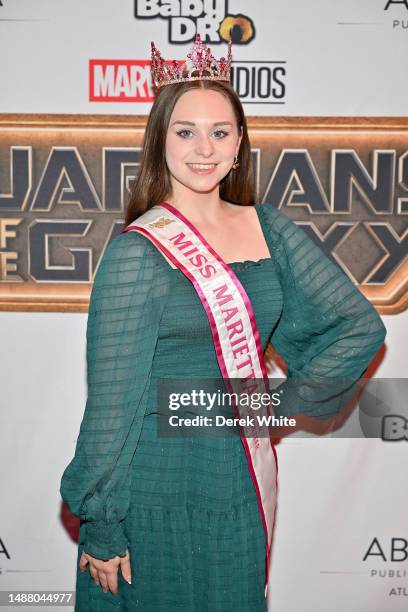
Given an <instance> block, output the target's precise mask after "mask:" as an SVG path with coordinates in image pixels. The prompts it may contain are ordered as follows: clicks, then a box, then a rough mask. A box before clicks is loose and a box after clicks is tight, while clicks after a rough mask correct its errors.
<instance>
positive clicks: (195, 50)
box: [151, 34, 232, 88]
mask: <svg viewBox="0 0 408 612" xmlns="http://www.w3.org/2000/svg"><path fill="white" fill-rule="evenodd" d="M231 45H232V42H231V39H230V40H229V41H228V54H227V59H225V57H221V59H220V60H219V61H217V60H216V59H215V57H214V56H213V55H212V54H211V51H210V49H209V47H207V45H206V44H205V43H203V42H202V40H201V37H200V34H196V37H195V41H194V44H193V46H192V47H191V50H190V52H189V53H187V58H188V59H187V60H172V62H171V63H170V64H169V63H166V61H165V60H164V59H163V57H162V55H161V53H160V51H159V50H158V49H157V47H156V45H155V44H154V42H153V41H152V42H151V47H152V50H151V52H152V64H151V75H152V80H153V83H154V85H155V87H157V88H160V87H164V86H165V85H170V84H171V83H183V82H185V81H198V80H201V79H205V80H209V81H230V74H231V64H232V55H231Z"/></svg>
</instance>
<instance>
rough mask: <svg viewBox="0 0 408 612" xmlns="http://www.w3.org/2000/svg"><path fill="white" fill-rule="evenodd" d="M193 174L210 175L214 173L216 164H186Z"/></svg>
mask: <svg viewBox="0 0 408 612" xmlns="http://www.w3.org/2000/svg"><path fill="white" fill-rule="evenodd" d="M187 166H188V167H189V168H190V170H191V171H192V172H194V174H211V173H212V172H214V170H215V168H216V167H217V164H187Z"/></svg>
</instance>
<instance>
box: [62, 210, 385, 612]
mask: <svg viewBox="0 0 408 612" xmlns="http://www.w3.org/2000/svg"><path fill="white" fill-rule="evenodd" d="M256 210H257V213H258V216H259V220H260V223H261V227H262V229H263V232H264V235H265V238H266V241H267V244H268V247H269V250H270V254H271V258H264V259H260V260H258V261H256V262H255V261H246V262H236V263H232V264H229V265H230V266H231V268H232V270H233V271H234V272H235V274H236V275H237V277H238V279H239V280H240V282H241V283H242V285H243V287H244V288H245V290H246V292H247V294H248V296H249V299H250V301H251V303H252V307H253V309H254V313H255V317H256V322H257V326H258V329H259V333H260V338H261V342H262V346H263V349H265V348H266V346H267V344H268V342H269V341H271V342H272V344H273V346H274V347H275V349H276V350H277V351H278V352H279V353H280V354H281V356H282V357H283V358H284V360H285V361H286V363H287V365H288V380H287V382H286V383H284V384H285V385H289V387H288V389H287V391H288V392H287V393H286V394H285V398H286V400H285V401H284V402H282V403H281V405H280V406H279V407H278V408H276V409H275V414H276V415H277V416H279V415H291V414H296V413H299V412H300V411H301V412H305V413H307V414H309V415H312V416H315V417H317V418H327V417H328V416H330V415H331V414H335V413H336V412H337V411H338V410H339V408H340V406H341V404H342V402H341V401H340V399H342V400H345V399H346V397H347V391H346V389H345V390H344V394H340V396H341V398H340V399H339V396H337V397H336V398H334V399H333V401H327V402H321V401H314V398H313V387H311V388H310V389H307V390H306V391H307V392H305V393H304V394H303V395H302V394H301V393H300V391H299V389H298V388H296V387H293V386H292V387H290V383H291V381H292V380H293V379H295V378H296V377H300V376H305V377H308V376H313V377H319V378H323V379H324V377H327V378H330V377H333V376H336V377H339V378H342V377H344V378H347V380H348V381H350V380H358V379H359V378H360V377H361V375H362V374H363V372H364V371H365V369H366V368H367V366H368V364H369V363H370V361H371V360H372V358H373V356H374V355H375V354H376V352H377V351H378V349H379V347H380V346H381V344H382V342H383V340H384V336H385V329H384V325H383V323H382V321H381V319H380V317H379V316H378V314H377V312H376V310H375V309H374V308H373V307H372V306H371V305H370V303H369V302H368V301H367V300H366V298H365V297H364V296H363V295H362V294H361V293H360V292H359V291H358V289H357V288H356V287H355V286H354V284H353V283H352V281H351V280H349V278H348V277H347V276H346V275H345V274H344V272H342V271H341V270H340V268H339V267H338V266H337V265H336V264H334V263H333V262H332V261H331V260H330V259H328V258H327V257H326V256H325V255H324V254H323V253H322V251H321V250H320V249H319V247H318V246H316V245H315V244H314V242H313V241H312V240H311V239H309V238H308V237H307V236H306V234H305V232H304V231H303V230H302V229H301V228H299V227H298V226H297V225H296V224H295V223H294V222H293V221H291V220H290V219H289V218H288V217H287V216H286V215H285V214H284V213H282V212H280V211H279V210H277V209H276V208H275V207H273V206H272V205H270V204H257V205H256ZM87 368H88V399H87V403H86V407H85V412H84V416H83V420H82V423H81V428H80V432H79V436H78V440H77V445H76V450H75V456H74V458H73V459H72V461H71V462H70V464H69V465H68V466H67V468H66V469H65V471H64V474H63V476H62V481H61V495H62V498H63V499H64V500H65V501H66V503H67V504H68V506H69V508H70V510H71V511H72V512H73V513H74V514H75V515H77V516H79V517H80V518H81V528H80V538H79V542H78V562H79V558H80V556H81V554H82V551H83V550H85V551H86V552H88V553H89V554H90V555H92V556H94V557H97V558H99V559H109V558H111V557H114V556H115V555H123V554H124V553H125V550H126V548H129V551H130V557H131V567H132V584H131V585H129V584H128V583H126V582H125V581H124V579H123V578H122V575H121V572H120V570H119V571H118V584H119V593H118V594H116V595H113V594H112V593H110V592H107V593H104V592H103V591H102V588H101V587H100V586H99V585H97V584H96V583H95V582H94V581H93V579H92V578H91V576H90V574H89V569H88V567H89V566H87V569H86V571H85V572H83V573H82V572H80V571H79V570H78V569H77V584H76V608H75V609H76V611H77V612H93V611H101V612H102V611H103V612H105V611H106V612H108V611H110V610H126V611H133V610H143V611H144V612H159V611H160V612H167V611H170V610H179V611H184V612H205V611H208V612H221V611H222V612H232V611H234V612H239V611H242V612H244V611H245V612H250V611H254V612H261V611H265V610H266V602H265V597H264V578H265V567H264V555H265V534H264V530H263V526H262V522H261V518H260V513H259V510H258V503H257V498H256V494H255V490H254V486H253V483H252V480H251V476H250V473H249V470H248V465H247V461H246V456H245V452H244V448H243V445H242V442H241V440H240V438H239V436H229V437H188V438H187V437H184V438H182V437H159V436H158V435H157V432H156V414H155V410H156V399H157V398H156V381H157V379H158V378H160V377H169V376H170V377H197V378H199V377H208V378H211V377H214V378H220V377H221V373H220V370H219V366H218V362H217V358H216V354H215V349H214V344H213V339H212V334H211V330H210V326H209V323H208V319H207V316H206V313H205V311H204V309H203V307H202V305H201V302H200V299H199V297H198V295H197V293H196V291H195V289H194V287H193V285H192V283H191V282H190V281H189V280H188V279H187V278H186V277H185V276H184V274H183V273H182V272H181V271H180V270H179V269H174V268H172V267H171V266H170V265H169V264H168V262H167V261H166V260H165V258H164V257H163V256H162V254H161V253H160V252H159V251H158V249H157V248H156V247H155V246H154V245H153V244H152V243H151V242H150V240H149V239H148V238H146V237H145V236H143V235H141V234H140V233H138V232H127V233H123V234H120V235H119V236H117V237H115V238H113V239H112V240H111V242H110V243H109V245H108V247H107V249H106V251H105V254H104V256H103V258H102V261H101V264H100V267H99V269H98V271H97V274H96V277H95V281H94V285H93V289H92V294H91V301H90V306H89V314H88V326H87ZM302 389H303V390H304V387H303V386H302ZM319 400H320V398H319ZM280 477H282V475H280ZM283 477H284V475H283ZM77 568H78V563H77ZM272 597H273V594H272Z"/></svg>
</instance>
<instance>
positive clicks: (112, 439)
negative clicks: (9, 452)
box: [60, 232, 168, 559]
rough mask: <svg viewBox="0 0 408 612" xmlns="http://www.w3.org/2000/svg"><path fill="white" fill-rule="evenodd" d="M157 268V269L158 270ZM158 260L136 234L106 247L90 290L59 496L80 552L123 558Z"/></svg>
mask: <svg viewBox="0 0 408 612" xmlns="http://www.w3.org/2000/svg"><path fill="white" fill-rule="evenodd" d="M160 264H161V265H160ZM164 270H165V266H163V262H162V256H161V255H160V254H159V253H158V250H157V248H156V247H155V246H154V245H152V243H151V242H150V241H149V240H148V239H147V238H145V237H144V236H142V235H141V234H139V233H138V232H126V233H122V234H120V235H119V236H117V237H115V238H113V239H112V240H111V242H110V243H109V245H108V247H107V249H106V251H105V253H104V255H103V258H102V261H101V264H100V266H99V269H98V272H97V274H96V276H95V280H94V284H93V289H92V293H91V299H90V305H89V313H88V323H87V382H88V398H87V402H86V406H85V412H84V416H83V420H82V423H81V426H80V431H79V436H78V440H77V444H76V450H75V456H74V458H73V459H72V461H71V462H70V464H69V465H68V467H67V468H66V469H65V471H64V473H63V476H62V480H61V488H60V492H61V496H62V498H63V499H64V500H65V502H66V503H67V505H68V507H69V509H70V510H71V512H73V514H75V515H77V516H79V517H80V518H81V519H82V521H83V522H81V530H80V538H81V540H82V541H83V542H84V551H85V552H87V553H89V554H90V555H92V556H93V557H96V558H99V559H109V558H112V557H114V556H116V555H120V556H122V555H124V554H125V551H126V548H127V546H128V541H127V538H126V534H125V532H124V528H123V521H124V518H125V517H126V513H127V509H128V505H129V495H130V464H131V461H132V458H133V455H134V453H135V450H136V447H137V444H138V440H139V435H140V430H141V426H142V420H143V415H144V412H145V407H146V400H147V395H148V389H149V382H150V374H151V365H152V360H153V355H154V351H155V346H156V341H157V336H158V328H159V323H160V318H161V315H162V313H163V309H164V305H165V298H166V292H167V288H168V287H167V280H166V279H167V277H166V275H165V272H164Z"/></svg>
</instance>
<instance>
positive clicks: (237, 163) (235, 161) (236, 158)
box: [232, 155, 239, 170]
mask: <svg viewBox="0 0 408 612" xmlns="http://www.w3.org/2000/svg"><path fill="white" fill-rule="evenodd" d="M237 160H238V155H236V156H235V159H234V163H233V164H232V169H233V170H236V169H237V168H238V166H239V161H237Z"/></svg>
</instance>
